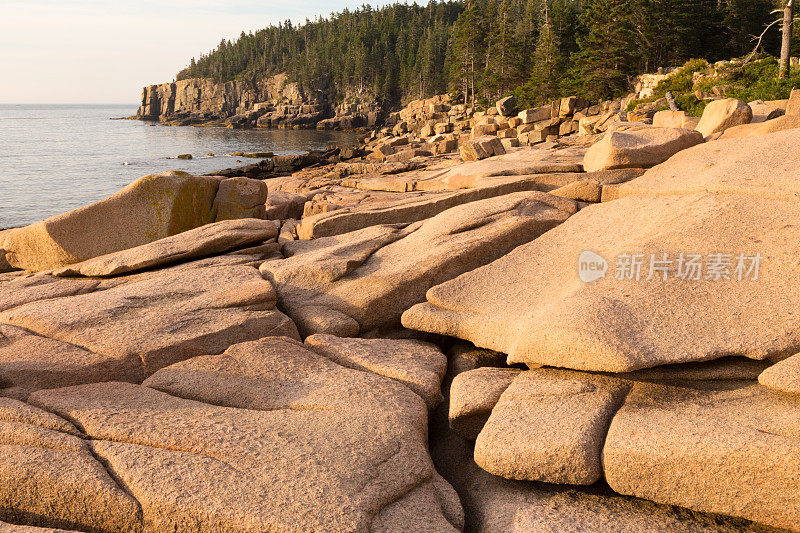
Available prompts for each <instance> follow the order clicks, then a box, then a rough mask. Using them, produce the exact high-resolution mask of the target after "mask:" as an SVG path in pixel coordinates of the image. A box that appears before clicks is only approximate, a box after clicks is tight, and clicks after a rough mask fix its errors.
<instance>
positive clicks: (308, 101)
mask: <svg viewBox="0 0 800 533" xmlns="http://www.w3.org/2000/svg"><path fill="white" fill-rule="evenodd" d="M331 100H332V98H330V97H329V95H328V94H326V93H325V92H324V91H322V90H315V91H313V92H312V93H311V94H309V93H308V92H306V91H303V90H302V88H301V87H300V86H299V85H298V84H297V83H291V82H289V81H288V80H287V76H286V74H278V75H275V76H271V77H269V78H256V79H252V80H244V81H238V80H237V81H229V82H226V83H215V82H214V81H213V80H211V79H209V78H192V79H187V80H181V81H177V82H173V83H163V84H161V85H150V86H149V87H145V88H144V89H143V91H142V105H141V107H140V108H139V110H138V112H137V116H138V117H139V118H140V119H142V120H159V121H161V122H167V123H172V124H176V125H182V124H192V123H199V122H224V123H227V124H230V125H232V126H261V127H293V126H306V127H314V126H318V127H321V128H352V127H359V126H374V125H375V124H376V122H377V121H378V119H379V116H380V107H379V106H378V105H377V104H376V103H375V102H374V101H370V98H366V99H364V98H362V99H361V100H365V101H367V102H368V103H366V104H365V103H363V102H362V101H361V100H359V101H358V102H359V103H358V104H356V105H354V104H342V105H340V106H337V107H336V108H335V109H333V108H332V106H331V105H330V104H329V102H330V101H331ZM351 100H352V99H351V98H346V99H345V102H349V101H351ZM331 117H332V118H331Z"/></svg>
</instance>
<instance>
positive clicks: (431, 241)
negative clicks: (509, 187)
mask: <svg viewBox="0 0 800 533" xmlns="http://www.w3.org/2000/svg"><path fill="white" fill-rule="evenodd" d="M575 209H576V206H575V204H574V202H571V201H570V200H565V199H561V198H557V197H554V196H551V195H548V194H544V193H538V192H531V193H517V194H511V195H506V196H501V197H498V198H492V199H489V200H483V201H480V202H473V203H470V204H467V205H464V206H459V207H456V208H453V209H450V210H448V211H445V212H444V213H441V214H440V215H437V216H435V217H433V218H430V219H428V220H426V221H424V222H422V223H417V224H413V225H410V226H405V227H402V226H399V227H398V226H373V227H371V228H367V229H364V230H360V231H357V232H353V233H351V234H345V235H340V236H336V237H329V238H323V239H315V240H313V241H308V242H302V241H298V242H292V243H287V244H286V245H285V246H284V253H285V254H286V255H288V256H290V257H288V258H287V259H286V260H283V261H271V262H267V263H264V264H263V265H262V266H261V272H262V273H263V274H264V276H265V277H266V278H267V279H269V280H270V281H271V282H272V283H273V285H274V286H275V288H276V290H277V292H278V300H279V306H280V308H281V309H283V310H284V311H285V312H287V313H288V314H289V315H290V316H291V317H292V318H293V319H294V321H295V322H296V323H297V325H298V328H299V329H300V332H301V333H302V334H303V335H304V336H307V335H311V334H313V333H331V334H336V335H340V336H354V335H357V334H358V333H359V332H366V331H369V330H372V329H376V328H379V327H388V326H393V325H397V324H398V323H399V320H400V315H401V314H402V313H403V311H404V310H405V309H408V308H409V307H411V306H412V305H413V304H415V303H417V302H420V301H422V300H423V299H424V296H425V291H426V290H427V289H428V288H429V287H431V286H433V285H436V284H437V283H441V282H442V281H444V280H447V279H452V278H453V277H455V276H457V275H458V274H460V273H462V272H466V271H469V270H471V269H473V268H476V267H478V266H480V265H483V264H485V263H487V262H488V261H491V260H492V259H494V258H497V257H500V256H502V255H503V254H505V253H507V252H509V251H511V250H512V249H514V248H515V247H516V246H518V245H520V244H522V243H525V242H528V241H530V240H532V239H534V238H536V237H537V236H539V235H541V234H542V233H543V232H545V231H547V230H549V229H551V228H553V227H555V226H557V225H558V224H560V223H561V222H563V221H564V220H566V219H567V218H568V217H569V216H570V215H571V214H572V213H574V212H575Z"/></svg>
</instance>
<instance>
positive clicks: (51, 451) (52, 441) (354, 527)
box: [0, 338, 463, 532]
mask: <svg viewBox="0 0 800 533" xmlns="http://www.w3.org/2000/svg"><path fill="white" fill-rule="evenodd" d="M376 342H377V343H378V344H380V343H381V342H382V341H376ZM41 409H46V410H47V412H45V411H42V410H41ZM9 413H11V414H9ZM427 413H428V409H427V406H426V404H425V402H424V401H423V400H422V399H421V398H420V397H419V396H418V395H417V394H415V393H414V392H412V390H411V389H409V388H408V387H406V386H405V385H403V384H402V383H400V382H398V381H396V380H394V379H390V378H387V377H384V376H380V375H377V374H373V373H371V372H364V371H360V370H355V369H352V368H346V367H343V366H341V365H339V364H337V363H335V362H333V361H332V360H330V359H328V358H327V357H324V356H322V355H319V354H317V353H315V352H313V351H311V350H309V349H308V348H306V347H304V346H303V345H302V344H300V343H299V342H297V341H294V340H292V339H289V338H268V339H261V340H258V341H253V342H247V343H242V344H237V345H234V346H232V347H230V348H229V349H228V350H226V351H225V353H223V354H221V355H211V356H201V357H196V358H193V359H189V360H187V361H184V362H181V363H178V364H175V365H172V366H170V367H167V368H164V369H162V370H160V371H158V372H156V373H155V374H154V375H153V376H151V377H150V378H149V379H148V380H147V381H146V382H145V383H144V385H135V384H128V383H113V382H111V383H97V384H90V385H82V386H77V387H67V388H61V389H51V390H44V391H39V392H36V393H34V394H33V395H32V396H31V398H30V400H29V404H28V405H26V404H22V403H21V402H14V401H13V400H8V401H0V428H2V427H3V425H7V424H15V425H16V426H20V427H21V428H22V429H20V428H17V427H14V428H13V429H14V431H13V432H11V433H10V432H9V431H1V430H0V443H1V444H0V447H3V448H6V450H4V453H3V454H2V456H0V457H2V458H1V459H0V476H2V477H3V481H4V482H3V483H0V501H2V503H3V505H1V506H0V509H2V512H0V517H2V518H4V519H7V520H11V521H12V522H15V523H20V524H23V523H35V524H36V525H51V526H57V527H67V528H75V529H79V530H94V529H101V530H104V531H153V532H155V531H167V530H170V531H189V530H191V531H223V530H224V531H253V532H255V531H274V530H316V531H408V530H409V527H411V528H412V529H414V530H417V529H416V526H419V527H420V528H422V527H424V528H425V529H426V530H435V531H457V530H459V529H460V528H461V527H462V526H463V514H462V511H461V506H460V503H459V502H458V498H457V496H456V495H455V492H454V491H453V489H452V488H451V487H450V486H449V485H448V484H447V483H446V482H445V481H444V480H442V478H441V477H439V476H438V475H437V474H436V472H435V471H434V469H433V466H432V464H431V460H430V457H429V455H428V452H427ZM67 419H68V420H70V421H71V422H72V423H70V422H67ZM73 424H74V425H73ZM76 435H80V436H83V438H79V437H78V436H76ZM8 439H11V441H9V440H8ZM5 452H8V453H5ZM37 465H38V466H37ZM56 465H57V468H54V466H56ZM26 468H27V469H33V470H31V472H32V475H24V474H23V472H25V469H26ZM106 468H107V469H108V470H106ZM109 472H113V478H112V477H111V476H110V475H109ZM54 487H56V488H57V489H58V490H53V488H54ZM87 501H89V502H91V503H92V505H90V506H87V505H85V503H86V502H87ZM412 526H414V527H412Z"/></svg>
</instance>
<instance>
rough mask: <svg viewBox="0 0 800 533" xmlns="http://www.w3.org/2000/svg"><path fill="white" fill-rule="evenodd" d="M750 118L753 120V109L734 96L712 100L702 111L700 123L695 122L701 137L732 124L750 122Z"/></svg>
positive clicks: (720, 130)
mask: <svg viewBox="0 0 800 533" xmlns="http://www.w3.org/2000/svg"><path fill="white" fill-rule="evenodd" d="M751 120H753V110H752V109H750V106H749V105H747V104H746V103H744V102H742V101H741V100H737V99H736V98H725V99H722V100H714V101H713V102H710V103H709V104H708V105H707V106H706V108H705V110H704V111H703V116H702V117H700V123H699V124H697V131H699V132H700V133H701V134H702V135H703V137H709V136H711V135H713V134H715V133H722V132H724V131H725V130H727V129H728V128H732V127H733V126H739V125H740V124H750V121H751Z"/></svg>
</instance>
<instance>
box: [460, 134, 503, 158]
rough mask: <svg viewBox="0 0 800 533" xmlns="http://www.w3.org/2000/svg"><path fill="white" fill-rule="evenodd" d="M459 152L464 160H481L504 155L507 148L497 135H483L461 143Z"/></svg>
mask: <svg viewBox="0 0 800 533" xmlns="http://www.w3.org/2000/svg"><path fill="white" fill-rule="evenodd" d="M459 153H460V154H461V159H463V160H464V161H479V160H481V159H486V158H487V157H492V156H495V155H504V154H505V153H506V149H505V148H504V147H503V143H502V142H500V139H498V138H497V137H493V136H491V135H482V136H480V137H476V138H475V139H472V140H470V141H467V142H466V143H464V144H463V145H461V147H460V148H459Z"/></svg>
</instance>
